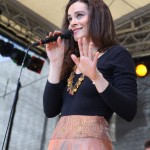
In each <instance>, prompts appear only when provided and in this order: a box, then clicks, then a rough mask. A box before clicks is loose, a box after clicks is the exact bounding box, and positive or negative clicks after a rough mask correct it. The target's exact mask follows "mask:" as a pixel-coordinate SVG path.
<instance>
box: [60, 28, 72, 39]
mask: <svg viewBox="0 0 150 150" xmlns="http://www.w3.org/2000/svg"><path fill="white" fill-rule="evenodd" d="M72 34H73V32H72V30H67V29H66V30H64V31H63V34H62V35H61V38H64V39H70V38H71V36H72Z"/></svg>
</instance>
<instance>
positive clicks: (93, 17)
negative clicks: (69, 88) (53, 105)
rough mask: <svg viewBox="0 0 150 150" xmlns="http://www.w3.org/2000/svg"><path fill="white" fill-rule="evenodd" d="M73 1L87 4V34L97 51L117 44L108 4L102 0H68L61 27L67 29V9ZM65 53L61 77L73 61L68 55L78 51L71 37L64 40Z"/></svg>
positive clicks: (68, 69)
mask: <svg viewBox="0 0 150 150" xmlns="http://www.w3.org/2000/svg"><path fill="white" fill-rule="evenodd" d="M75 2H82V3H85V4H86V5H87V6H88V10H89V31H88V32H89V36H90V37H91V39H92V42H93V43H94V44H95V45H96V46H97V47H99V51H102V50H103V49H107V48H108V47H110V46H113V45H116V44H118V40H117V36H116V33H115V27H114V23H113V19H112V15H111V13H110V10H109V8H108V6H107V5H106V4H105V3H104V2H103V1H102V0H70V1H69V2H68V4H67V5H66V9H65V15H64V20H63V24H62V29H63V30H64V29H68V26H69V21H68V9H69V7H70V6H71V5H72V4H73V3H75ZM66 45H67V47H66V53H65V59H64V63H63V66H62V73H61V79H63V78H66V77H67V76H68V75H69V74H70V72H71V70H72V68H73V66H74V63H73V61H72V59H71V57H70V55H71V54H76V55H77V56H79V53H78V44H77V42H76V41H75V40H74V39H73V38H71V39H70V40H68V41H66Z"/></svg>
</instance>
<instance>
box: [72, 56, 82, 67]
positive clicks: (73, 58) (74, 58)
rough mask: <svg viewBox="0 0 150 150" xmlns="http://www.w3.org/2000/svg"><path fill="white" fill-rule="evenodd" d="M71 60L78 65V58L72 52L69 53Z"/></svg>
mask: <svg viewBox="0 0 150 150" xmlns="http://www.w3.org/2000/svg"><path fill="white" fill-rule="evenodd" d="M71 58H72V60H73V61H74V63H75V64H76V65H77V67H78V66H79V63H80V61H79V59H78V58H77V57H76V55H74V54H72V55H71Z"/></svg>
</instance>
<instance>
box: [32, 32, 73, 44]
mask: <svg viewBox="0 0 150 150" xmlns="http://www.w3.org/2000/svg"><path fill="white" fill-rule="evenodd" d="M72 33H73V32H72V31H71V30H64V31H63V33H61V34H59V35H55V36H52V37H48V38H45V39H41V40H39V41H37V42H35V43H33V44H32V45H31V46H38V45H43V44H47V43H49V42H54V41H56V40H57V38H58V37H59V36H60V37H61V38H62V39H70V38H71V36H72Z"/></svg>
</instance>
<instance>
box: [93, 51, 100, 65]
mask: <svg viewBox="0 0 150 150" xmlns="http://www.w3.org/2000/svg"><path fill="white" fill-rule="evenodd" d="M98 57H99V52H96V53H95V56H94V59H93V63H94V66H96V64H97V61H98Z"/></svg>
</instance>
